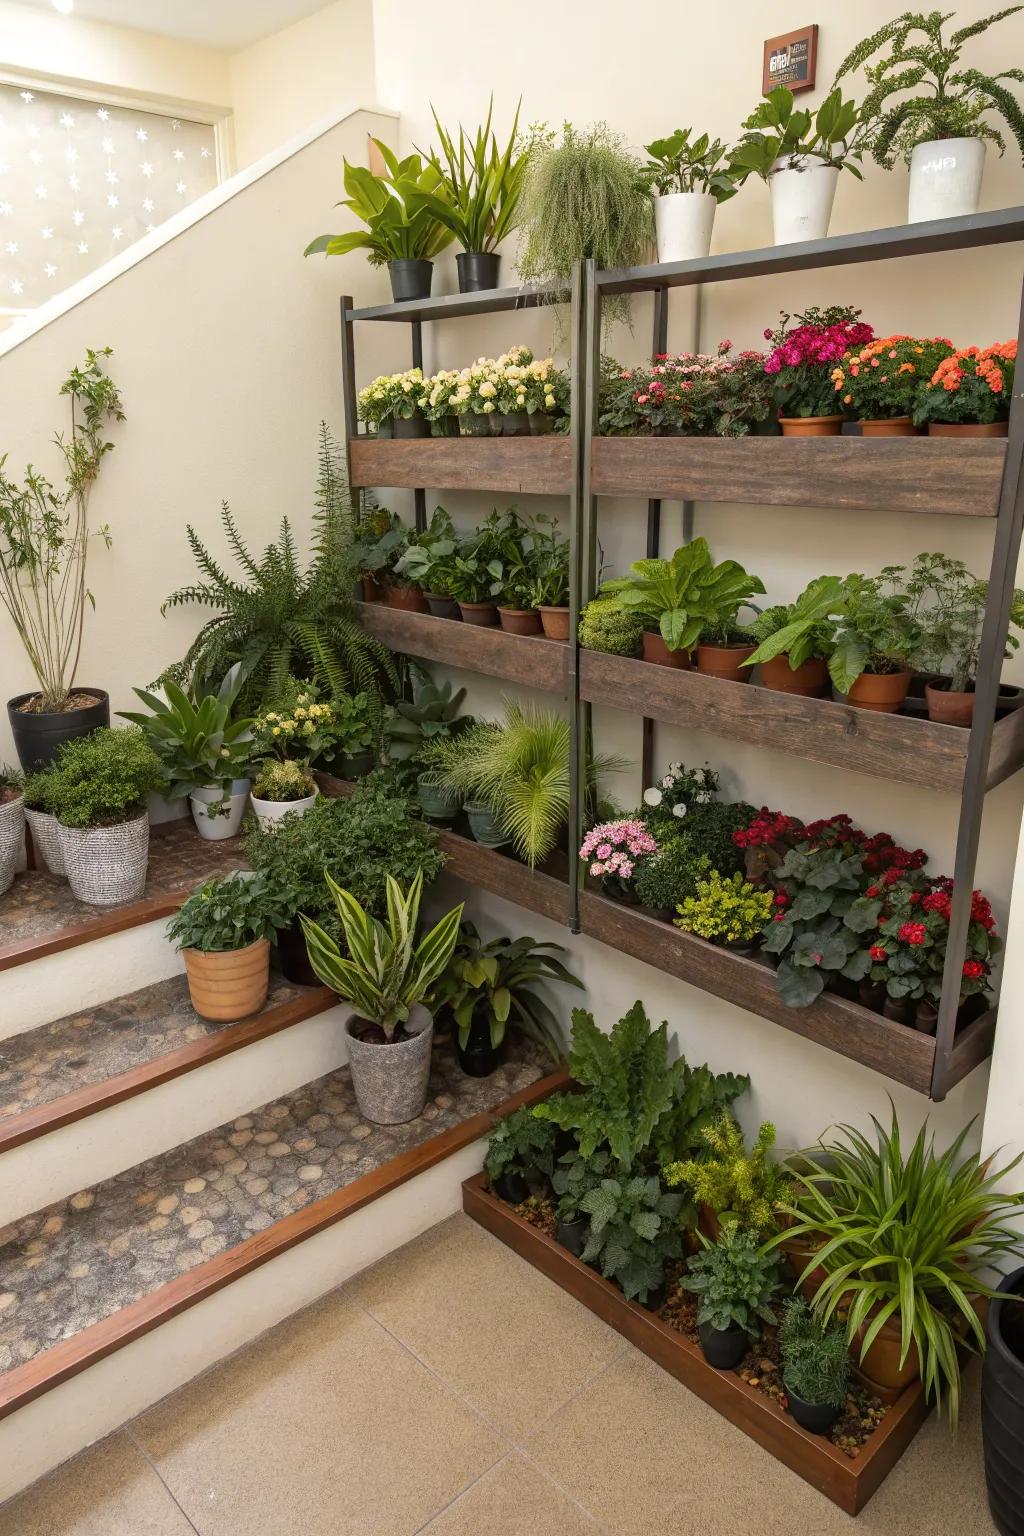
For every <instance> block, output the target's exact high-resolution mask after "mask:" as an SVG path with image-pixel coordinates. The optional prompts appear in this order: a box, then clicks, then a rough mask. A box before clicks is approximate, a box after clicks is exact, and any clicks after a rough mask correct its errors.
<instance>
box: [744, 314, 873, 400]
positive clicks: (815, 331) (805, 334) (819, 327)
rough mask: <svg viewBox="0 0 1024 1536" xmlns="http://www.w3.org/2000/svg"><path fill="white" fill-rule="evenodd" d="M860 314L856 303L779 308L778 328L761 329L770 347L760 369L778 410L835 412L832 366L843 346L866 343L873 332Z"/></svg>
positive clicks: (856, 345)
mask: <svg viewBox="0 0 1024 1536" xmlns="http://www.w3.org/2000/svg"><path fill="white" fill-rule="evenodd" d="M859 316H860V310H859V309H851V308H850V307H849V306H846V305H841V304H834V305H831V306H830V307H829V308H828V309H818V308H817V306H815V307H814V308H812V309H808V310H805V311H804V313H803V314H802V315H787V314H786V313H785V312H783V314H782V316H781V319H780V323H779V325H778V326H777V327H776V329H775V330H774V331H765V333H764V334H765V339H766V340H767V341H770V342H771V344H772V350H771V351H770V352H769V354H768V357H767V359H766V360H765V365H764V371H765V373H766V374H767V375H768V377H769V378H770V380H771V381H772V386H773V391H772V392H773V397H774V400H775V404H776V406H777V408H778V412H779V415H780V416H790V417H792V416H832V415H835V413H836V387H835V382H834V380H833V377H832V374H833V371H834V369H835V367H836V365H837V364H838V363H839V362H840V361H841V360H842V358H843V357H844V356H845V355H846V353H847V352H849V351H851V350H852V349H853V348H855V347H862V346H865V345H866V344H867V343H868V342H869V341H870V340H871V339H872V337H873V336H874V334H875V333H874V330H873V329H872V327H871V326H870V325H868V324H867V323H866V322H864V321H862V320H860V319H859ZM794 322H795V323H794Z"/></svg>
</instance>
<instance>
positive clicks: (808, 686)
mask: <svg viewBox="0 0 1024 1536" xmlns="http://www.w3.org/2000/svg"><path fill="white" fill-rule="evenodd" d="M761 682H762V685H763V686H764V687H765V688H771V689H773V690H774V692H776V693H798V694H800V695H801V697H802V698H805V699H820V698H823V697H824V696H825V694H827V693H828V691H829V688H830V687H831V684H830V681H829V675H828V666H827V664H826V663H825V662H824V661H822V660H821V659H820V657H817V656H813V657H812V658H811V660H810V661H805V662H804V663H803V665H802V666H799V667H797V668H796V669H795V670H794V669H793V668H792V667H790V665H789V657H788V656H787V655H786V654H785V652H783V654H782V655H781V656H773V657H772V659H771V661H765V662H762V664H761Z"/></svg>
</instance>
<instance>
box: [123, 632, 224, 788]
mask: <svg viewBox="0 0 1024 1536" xmlns="http://www.w3.org/2000/svg"><path fill="white" fill-rule="evenodd" d="M242 682H243V673H242V663H241V662H240V661H236V662H235V663H234V664H233V665H232V666H231V667H229V668H228V670H227V672H226V673H225V674H224V676H223V677H222V678H221V681H220V685H219V687H218V688H217V691H216V693H212V692H210V693H203V694H201V695H200V696H199V697H190V696H189V695H188V694H186V693H185V692H184V691H183V690H182V689H181V688H179V687H178V684H177V683H175V682H173V681H172V680H171V679H170V678H168V679H167V681H166V682H165V683H164V685H163V689H162V691H161V693H151V692H150V691H149V690H148V689H146V688H134V689H133V690H132V692H133V693H135V694H137V696H138V697H139V698H140V699H141V700H142V702H143V704H145V705H146V708H147V710H148V711H149V713H148V714H143V713H142V712H141V711H138V710H127V709H126V710H121V711H120V713H121V715H122V717H123V719H125V720H131V721H132V722H133V723H134V724H135V725H137V726H138V727H140V729H141V730H142V731H143V732H144V734H145V736H146V738H147V740H148V741H149V744H150V746H151V748H152V750H153V751H154V753H155V754H156V756H157V758H158V759H159V762H160V766H161V768H162V770H163V777H164V793H165V794H166V796H167V798H168V799H169V800H180V799H183V798H184V796H185V795H188V794H190V793H191V792H192V790H193V789H223V788H226V787H227V786H228V785H230V784H231V782H232V780H234V779H237V778H242V777H244V775H245V770H246V768H247V767H248V764H249V761H250V758H251V757H252V753H253V733H252V725H253V722H252V720H250V719H248V718H246V717H245V716H244V715H238V714H236V713H235V710H236V705H237V701H238V696H239V693H240V691H241V688H242Z"/></svg>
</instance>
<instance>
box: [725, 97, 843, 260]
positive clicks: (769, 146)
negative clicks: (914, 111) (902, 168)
mask: <svg viewBox="0 0 1024 1536" xmlns="http://www.w3.org/2000/svg"><path fill="white" fill-rule="evenodd" d="M743 129H744V132H743V135H742V137H741V138H740V140H739V142H738V144H737V145H736V148H735V149H734V150H733V152H732V159H731V161H730V167H729V168H730V170H731V171H732V173H733V174H734V175H735V176H736V178H737V180H738V181H740V183H741V184H742V183H743V182H745V181H746V179H747V177H748V176H751V175H754V176H759V177H760V178H761V180H762V181H764V182H767V184H768V186H769V188H770V190H771V196H772V229H773V232H774V239H775V244H776V245H789V244H790V243H791V242H793V241H797V240H824V238H825V236H826V235H827V234H828V226H829V220H830V219H831V217H832V203H833V201H834V199H835V195H836V184H837V183H838V181H839V172H840V171H843V170H846V171H849V172H850V174H851V175H853V176H856V178H857V180H858V181H860V180H861V179H862V178H861V173H860V171H859V169H858V168H857V164H856V162H857V161H859V160H860V159H861V158H862V156H863V154H864V151H865V149H866V147H867V145H866V143H865V127H864V123H863V120H862V115H861V112H860V111H859V110H858V108H857V105H856V103H855V102H853V101H844V100H843V93H842V91H841V90H840V89H839V88H838V86H837V87H835V89H833V90H832V91H830V92H829V94H828V95H827V96H826V97H825V100H824V101H823V102H822V103H821V106H820V107H819V108H818V110H817V111H816V112H812V111H811V110H810V108H805V109H803V110H801V111H798V110H797V108H796V105H795V98H794V96H793V92H792V91H791V90H789V89H788V88H787V87H786V86H784V85H779V86H776V88H775V90H774V91H769V93H768V95H767V96H766V97H765V98H764V99H763V100H762V101H759V102H758V104H757V106H756V107H755V108H754V110H753V112H752V113H751V114H750V116H749V117H748V118H746V120H745V121H744V124H743Z"/></svg>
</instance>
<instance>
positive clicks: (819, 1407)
mask: <svg viewBox="0 0 1024 1536" xmlns="http://www.w3.org/2000/svg"><path fill="white" fill-rule="evenodd" d="M783 1386H785V1382H783ZM786 1401H787V1402H788V1403H789V1411H790V1413H791V1414H792V1415H793V1417H794V1419H796V1421H797V1423H798V1424H799V1425H800V1428H801V1429H807V1430H810V1432H811V1434H812V1435H827V1434H828V1432H829V1430H830V1429H831V1428H832V1425H833V1424H834V1423H835V1421H836V1419H838V1417H839V1410H840V1407H841V1406H842V1405H841V1404H840V1403H835V1404H833V1403H806V1402H804V1400H803V1398H802V1397H797V1395H796V1393H795V1392H791V1391H790V1390H789V1388H788V1387H786Z"/></svg>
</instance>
